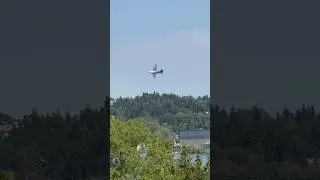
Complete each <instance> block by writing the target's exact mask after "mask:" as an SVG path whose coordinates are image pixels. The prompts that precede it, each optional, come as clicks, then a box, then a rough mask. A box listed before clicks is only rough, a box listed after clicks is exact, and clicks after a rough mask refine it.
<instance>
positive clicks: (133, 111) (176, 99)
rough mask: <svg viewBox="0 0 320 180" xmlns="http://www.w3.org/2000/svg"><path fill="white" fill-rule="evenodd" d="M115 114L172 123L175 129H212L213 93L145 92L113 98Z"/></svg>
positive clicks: (121, 116) (112, 112)
mask: <svg viewBox="0 0 320 180" xmlns="http://www.w3.org/2000/svg"><path fill="white" fill-rule="evenodd" d="M111 101H112V105H111V114H113V115H116V116H117V117H120V118H128V119H134V118H145V119H150V120H155V119H156V120H157V121H158V122H159V123H160V124H164V123H165V124H168V125H169V126H171V127H172V128H173V131H181V130H193V129H209V128H210V114H209V112H210V98H209V96H202V97H193V96H179V95H176V94H166V93H164V94H159V93H156V92H154V93H143V94H142V95H141V96H136V97H134V98H133V97H131V98H130V97H125V98H123V97H120V98H116V99H111Z"/></svg>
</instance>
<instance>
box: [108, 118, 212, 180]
mask: <svg viewBox="0 0 320 180" xmlns="http://www.w3.org/2000/svg"><path fill="white" fill-rule="evenodd" d="M110 122H111V123H110V127H111V134H110V148H111V149H110V153H111V158H115V157H121V158H120V159H121V160H122V161H121V162H122V163H121V165H118V166H116V165H114V166H111V170H110V174H111V177H112V179H128V178H129V179H130V178H133V177H139V179H145V180H148V179H155V180H156V179H159V180H160V179H168V180H170V179H172V180H174V179H176V180H184V179H189V178H190V177H193V176H194V177H195V176H197V178H198V179H199V178H200V179H203V180H205V179H209V176H208V172H209V171H208V170H205V169H204V168H203V167H198V166H196V167H192V165H191V164H190V162H189V159H186V158H185V159H183V158H182V159H180V161H179V162H180V164H177V163H175V162H174V160H173V156H172V147H173V144H172V141H169V140H168V139H161V138H160V137H159V136H158V135H157V134H154V133H152V132H151V131H150V129H149V128H148V127H147V125H146V123H145V122H143V121H120V120H118V119H116V118H115V117H111V121H110ZM139 144H144V145H145V146H146V147H147V148H148V154H147V157H146V159H141V158H139V152H138V151H137V146H138V145H139ZM183 153H185V154H188V153H187V151H183ZM181 163H184V164H185V165H181ZM186 164H188V165H186ZM206 172H207V173H206ZM190 173H192V174H193V176H186V175H187V174H190Z"/></svg>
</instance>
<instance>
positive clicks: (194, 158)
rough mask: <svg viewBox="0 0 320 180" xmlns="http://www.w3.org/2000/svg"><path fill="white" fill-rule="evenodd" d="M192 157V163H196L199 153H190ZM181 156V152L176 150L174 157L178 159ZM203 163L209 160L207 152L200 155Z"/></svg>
mask: <svg viewBox="0 0 320 180" xmlns="http://www.w3.org/2000/svg"><path fill="white" fill-rule="evenodd" d="M190 157H191V163H195V162H196V159H197V154H195V153H193V154H191V155H190ZM179 158H180V153H179V152H174V153H173V159H174V160H178V159H179ZM200 159H201V163H202V164H203V165H206V164H207V163H208V161H209V158H208V155H207V154H201V155H200Z"/></svg>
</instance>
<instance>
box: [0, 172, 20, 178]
mask: <svg viewBox="0 0 320 180" xmlns="http://www.w3.org/2000/svg"><path fill="white" fill-rule="evenodd" d="M15 178H16V176H15V173H14V172H12V171H0V180H15Z"/></svg>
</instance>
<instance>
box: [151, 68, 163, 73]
mask: <svg viewBox="0 0 320 180" xmlns="http://www.w3.org/2000/svg"><path fill="white" fill-rule="evenodd" d="M148 72H149V73H150V74H159V73H163V70H162V69H161V70H159V71H148Z"/></svg>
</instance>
